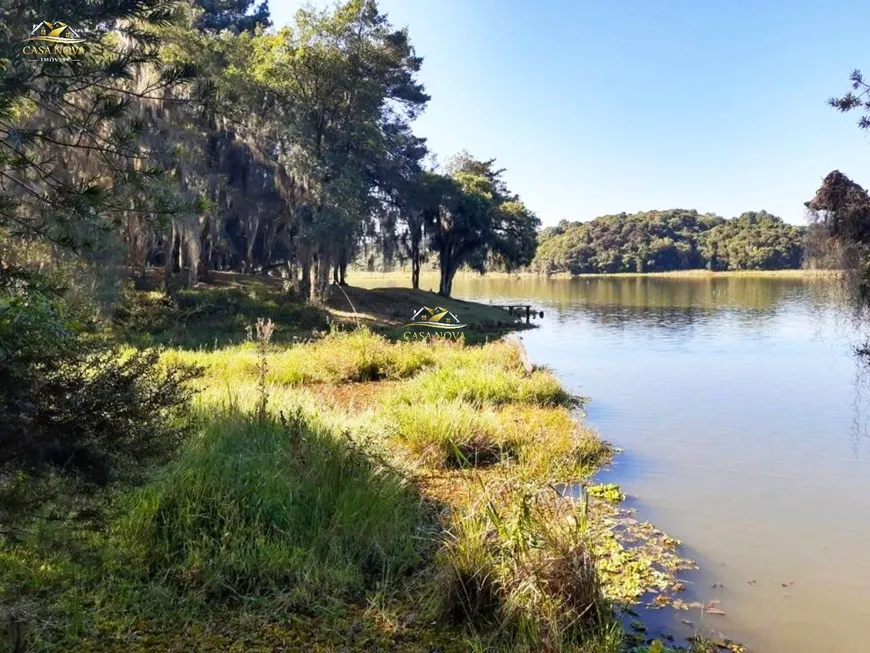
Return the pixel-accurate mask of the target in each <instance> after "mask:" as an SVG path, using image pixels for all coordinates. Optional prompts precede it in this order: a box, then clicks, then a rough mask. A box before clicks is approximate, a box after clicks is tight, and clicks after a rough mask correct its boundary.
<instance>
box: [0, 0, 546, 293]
mask: <svg viewBox="0 0 870 653" xmlns="http://www.w3.org/2000/svg"><path fill="white" fill-rule="evenodd" d="M33 7H35V5H34V6H32V5H31V4H27V3H23V2H16V3H13V4H12V5H11V7H10V8H7V9H4V10H3V14H2V19H3V23H4V34H3V36H2V37H0V38H2V39H3V40H4V43H3V47H4V51H5V52H7V53H11V56H10V57H9V58H7V59H4V60H3V72H4V76H3V88H2V96H0V98H2V100H0V101H2V107H0V115H2V123H0V138H2V142H3V146H4V150H3V158H2V159H0V165H2V186H0V192H2V198H3V212H2V216H0V228H2V229H3V238H4V241H5V242H14V241H19V242H27V243H38V244H40V245H43V246H46V247H49V248H51V249H52V251H51V252H50V253H47V255H50V256H51V257H55V258H57V257H58V256H64V255H67V254H70V253H74V254H75V255H76V256H78V257H80V258H82V257H84V258H90V260H91V261H93V260H98V261H99V262H100V264H101V265H110V266H113V267H115V268H117V269H119V270H123V271H124V272H125V273H126V274H128V275H129V274H133V273H135V271H137V270H141V269H143V268H146V267H159V268H161V269H162V270H164V275H165V276H164V281H165V284H166V287H167V289H170V290H171V289H172V287H173V284H175V285H176V286H185V287H190V286H192V285H193V284H195V283H196V282H198V281H201V280H204V279H206V278H207V277H208V273H209V272H210V271H212V270H234V271H239V272H245V273H256V274H259V273H265V272H270V271H271V272H273V273H279V274H281V275H282V276H284V277H285V278H286V279H288V283H289V284H290V285H291V286H292V288H293V290H294V291H295V292H296V293H297V295H299V296H300V297H302V298H304V299H307V300H311V301H312V302H315V303H319V302H322V301H323V299H324V298H325V296H326V294H327V291H328V287H329V285H330V284H331V283H333V282H335V283H345V274H346V269H347V265H348V263H349V261H351V260H352V259H353V258H354V257H355V256H356V255H357V253H358V252H359V251H361V250H362V249H364V248H365V249H369V250H372V249H374V250H377V251H378V252H379V253H380V254H381V255H382V256H383V257H384V258H385V259H387V260H390V259H391V258H392V257H394V256H402V257H403V258H404V259H405V260H409V261H410V262H411V264H412V266H413V267H414V268H415V269H418V268H419V263H420V259H421V257H422V256H424V255H426V254H427V253H429V252H430V251H431V253H433V254H434V255H435V256H437V258H438V261H439V264H440V267H441V269H442V270H443V279H442V282H441V284H440V288H439V290H440V292H441V293H442V294H444V295H449V293H450V284H451V280H452V277H453V274H455V271H456V270H457V269H458V268H459V267H460V266H463V265H465V266H470V267H473V268H475V269H478V270H485V269H486V266H487V265H488V264H491V263H494V262H495V263H498V264H499V265H503V266H508V267H511V266H517V265H524V264H527V263H528V262H529V260H530V259H531V256H532V254H533V251H534V250H533V248H534V235H535V230H536V227H537V226H538V224H539V222H538V220H537V218H536V217H535V215H534V214H533V213H532V212H531V211H530V210H529V209H528V208H527V207H526V206H525V205H524V204H523V203H522V202H521V201H520V199H519V197H518V196H517V195H516V194H515V193H514V192H512V191H510V190H509V189H508V188H507V187H506V185H505V184H504V182H503V180H502V172H503V171H502V170H501V169H499V168H498V167H497V166H496V165H495V162H494V160H491V159H483V160H481V159H476V158H474V157H472V156H471V155H469V154H467V153H465V152H463V153H460V154H458V155H456V156H455V157H453V158H451V159H450V160H449V161H446V162H445V163H444V165H443V166H440V165H438V164H436V163H433V162H432V161H431V157H430V156H429V154H430V153H429V152H428V150H427V147H426V142H425V140H424V139H422V138H419V137H417V136H416V135H415V134H414V133H413V131H412V123H413V121H414V119H415V118H416V117H417V116H418V115H419V114H420V113H421V112H422V111H423V110H424V109H425V107H426V104H427V102H428V100H429V96H428V95H427V93H426V91H425V89H424V87H423V85H422V84H421V83H420V82H419V80H418V73H419V70H420V68H421V65H422V58H421V57H419V56H417V55H416V53H415V51H414V48H413V46H412V44H411V41H410V38H409V35H408V33H407V31H406V30H402V29H397V28H394V27H393V26H392V25H391V24H390V23H389V22H388V20H387V18H386V17H385V16H384V15H382V14H381V13H380V12H379V10H378V7H377V5H376V3H375V2H374V1H373V0H354V1H350V2H346V3H344V4H341V5H337V6H336V7H335V8H333V9H328V10H319V9H313V8H308V9H303V10H300V11H299V12H298V13H297V14H296V17H295V21H294V23H293V24H291V25H289V26H286V27H283V28H281V29H278V30H274V29H266V28H267V27H268V26H269V25H270V20H269V13H268V8H267V6H266V5H265V4H262V5H260V6H254V3H253V1H252V0H235V1H232V2H219V3H215V2H206V1H201V2H178V3H162V2H154V1H150V2H133V1H132V0H130V1H128V2H116V3H111V5H100V4H95V3H85V4H84V5H81V4H80V3H63V2H57V3H48V4H45V3H44V4H43V5H40V6H39V11H41V12H50V13H51V15H56V16H66V18H67V20H68V21H70V22H71V23H72V21H75V27H76V30H77V31H76V34H77V35H78V36H80V37H81V38H82V40H83V41H84V44H83V45H82V46H80V47H81V48H83V51H84V53H85V54H84V55H83V56H82V58H81V59H79V60H76V61H71V62H68V63H65V62H62V61H61V62H58V61H31V60H28V59H27V58H26V56H27V55H25V54H23V49H22V47H21V43H22V42H23V41H24V38H25V37H26V36H27V35H28V33H29V32H30V29H31V27H32V25H33V24H35V23H38V22H39V21H40V20H41V19H42V18H41V16H40V15H37V13H36V10H35V9H34V8H33ZM25 49H26V48H25ZM14 249H15V248H14V247H13V248H10V250H14ZM3 260H4V265H5V266H9V265H12V264H14V263H15V262H16V261H15V260H14V257H13V255H12V253H11V251H7V252H5V253H4V259H3ZM122 274H123V273H122ZM416 282H417V275H416V274H415V275H414V284H415V287H416Z"/></svg>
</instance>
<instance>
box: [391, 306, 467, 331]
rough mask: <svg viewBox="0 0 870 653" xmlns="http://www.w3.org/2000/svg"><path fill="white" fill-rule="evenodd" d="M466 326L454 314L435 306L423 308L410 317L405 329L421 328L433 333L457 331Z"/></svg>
mask: <svg viewBox="0 0 870 653" xmlns="http://www.w3.org/2000/svg"><path fill="white" fill-rule="evenodd" d="M466 326H467V325H465V324H463V323H462V322H461V321H460V320H459V318H458V317H456V314H455V313H451V312H450V311H448V310H447V309H446V308H442V307H441V306H436V307H435V308H429V307H428V306H424V307H423V308H421V309H420V310H418V311H417V312H416V313H414V315H413V316H412V317H411V321H410V322H408V323H407V324H406V325H405V327H406V328H407V327H422V328H424V329H431V330H433V331H457V330H459V329H464V328H465V327H466Z"/></svg>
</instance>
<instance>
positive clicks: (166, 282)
mask: <svg viewBox="0 0 870 653" xmlns="http://www.w3.org/2000/svg"><path fill="white" fill-rule="evenodd" d="M164 249H165V251H166V256H165V260H164V261H163V290H164V292H165V293H166V294H167V295H168V294H170V292H171V290H172V286H171V284H170V280H171V279H172V264H173V262H174V260H175V257H174V256H173V255H174V253H175V222H174V221H171V220H170V223H169V237H168V238H167V239H166V242H165V243H164Z"/></svg>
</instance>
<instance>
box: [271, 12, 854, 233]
mask: <svg viewBox="0 0 870 653" xmlns="http://www.w3.org/2000/svg"><path fill="white" fill-rule="evenodd" d="M303 4H304V3H303V2H297V1H295V0H271V2H270V5H271V9H272V16H273V20H274V22H275V25H276V26H280V25H284V24H286V23H288V22H290V21H291V20H292V17H293V14H294V12H295V11H296V9H298V8H299V7H300V6H302V5H303ZM314 4H316V5H318V6H329V5H331V4H332V2H330V1H324V0H320V1H318V2H315V3H314ZM379 4H380V7H381V9H382V11H384V12H385V13H387V14H388V16H389V18H390V20H391V22H392V23H393V24H394V25H396V26H401V27H405V26H406V27H408V29H409V32H410V36H411V42H412V43H413V44H414V46H415V48H416V50H417V53H418V54H419V55H421V56H423V57H424V59H425V60H424V63H423V70H422V73H421V79H422V81H423V82H424V84H425V85H426V88H427V91H428V92H429V93H430V95H431V96H432V100H431V101H430V103H429V105H428V107H427V109H426V112H425V113H424V115H423V116H422V117H420V118H419V119H418V120H417V122H416V127H415V130H416V132H417V133H418V134H419V135H421V136H425V137H426V138H427V139H428V141H429V146H430V148H431V149H432V150H433V151H434V152H435V153H436V154H437V155H438V157H439V159H442V160H443V159H445V158H446V157H448V156H450V155H451V154H454V153H456V152H458V151H460V150H462V149H467V150H468V151H469V152H471V153H472V154H473V155H475V156H477V157H480V158H492V157H494V158H495V159H496V160H497V162H498V163H499V164H500V165H501V166H502V167H504V168H507V173H506V179H507V181H508V184H509V185H510V187H511V188H512V189H513V190H514V191H515V192H517V193H519V194H520V195H521V197H522V199H523V201H525V202H526V204H527V205H528V206H529V207H530V208H531V209H532V210H534V211H535V212H536V213H537V214H538V216H539V217H540V218H541V220H542V221H543V223H544V225H551V224H555V223H556V222H558V221H559V220H561V219H567V220H589V219H592V218H594V217H596V216H599V215H603V214H607V213H619V212H621V211H626V212H634V211H641V210H649V209H668V208H694V209H698V210H699V211H702V212H713V213H717V214H719V215H722V216H725V217H733V216H735V215H738V214H739V213H741V212H743V211H750V210H761V209H766V210H767V211H769V212H771V213H775V214H777V215H779V216H781V217H783V218H784V219H785V220H787V221H789V222H793V223H795V224H803V223H804V222H805V217H804V207H803V202H804V201H806V200H808V199H810V198H811V197H812V195H813V194H814V192H815V190H816V188H818V186H819V184H820V183H821V180H822V178H823V177H824V176H825V175H826V174H827V173H828V172H830V171H831V170H834V169H839V170H841V171H842V172H844V173H845V174H847V175H849V176H850V177H852V178H853V179H854V180H855V181H857V182H858V183H861V184H863V185H865V186H870V166H868V163H870V136H868V135H865V134H863V133H862V132H860V131H859V130H858V128H857V126H856V125H855V122H856V120H857V118H858V115H857V114H854V113H853V114H846V115H843V114H839V113H837V112H836V111H835V110H834V109H831V108H830V107H828V106H826V104H825V100H826V99H827V98H828V97H830V96H832V95H838V94H842V93H844V92H845V91H846V90H848V87H849V81H848V76H849V73H850V72H851V70H852V69H853V68H864V69H866V72H867V73H868V74H870V50H868V48H867V41H866V34H865V31H866V30H865V27H866V25H868V24H870V3H867V2H851V3H848V2H838V1H831V2H822V1H818V2H805V1H803V0H792V1H790V2H780V1H771V0H766V1H764V2H759V1H757V0H755V1H749V0H737V1H734V0H732V1H727V2H726V1H724V0H721V1H706V0H695V1H693V0H645V1H644V0H598V1H597V2H587V1H582V2H581V1H579V0H578V1H571V0H538V1H536V2H528V1H521V0H381V1H380V3H379Z"/></svg>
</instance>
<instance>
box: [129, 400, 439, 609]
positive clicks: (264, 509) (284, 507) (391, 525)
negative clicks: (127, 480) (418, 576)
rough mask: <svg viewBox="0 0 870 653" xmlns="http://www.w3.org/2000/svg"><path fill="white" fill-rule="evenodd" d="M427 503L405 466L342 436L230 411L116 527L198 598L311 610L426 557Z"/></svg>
mask: <svg viewBox="0 0 870 653" xmlns="http://www.w3.org/2000/svg"><path fill="white" fill-rule="evenodd" d="M421 511H422V507H421V500H420V498H419V497H418V496H417V495H415V493H414V492H413V491H412V490H411V489H410V488H409V487H408V485H407V483H406V482H405V479H404V478H403V477H402V476H401V475H399V474H397V473H396V472H395V471H393V470H392V469H391V468H390V467H389V466H387V465H384V464H381V463H378V462H377V461H376V460H374V459H372V458H371V457H369V456H366V455H365V454H364V453H363V452H360V451H357V450H356V449H355V448H354V447H353V446H350V445H349V444H348V443H347V442H342V441H340V439H337V437H336V435H335V434H332V433H329V432H328V431H325V430H323V429H319V428H312V427H311V426H310V425H308V424H305V423H303V422H301V421H298V420H292V421H290V422H287V423H285V424H282V423H281V422H280V421H279V420H276V419H274V418H271V417H270V418H267V419H265V420H258V419H254V418H252V417H250V416H246V415H242V414H229V415H225V416H222V417H221V418H220V419H219V420H216V421H214V422H212V423H210V424H208V425H207V426H206V427H205V429H204V431H203V433H202V434H201V436H200V437H199V438H197V439H196V440H194V441H193V442H191V443H190V445H189V446H188V448H187V450H186V451H185V452H184V453H183V454H182V455H181V456H180V457H179V458H178V459H177V460H176V461H175V462H174V463H173V464H172V465H170V466H169V467H168V468H167V469H165V470H164V472H163V473H162V474H161V475H160V476H159V477H158V478H157V479H155V480H154V481H153V482H152V483H151V484H149V485H148V486H146V487H145V488H143V489H142V490H141V491H139V492H137V493H135V494H134V495H133V496H132V497H130V499H129V500H128V503H127V505H126V506H125V507H124V513H125V514H124V516H123V518H122V519H121V520H120V521H119V523H118V525H117V531H116V533H117V537H118V541H119V543H120V545H121V547H122V549H123V550H125V551H127V552H129V554H130V560H131V566H132V567H133V568H137V569H140V570H141V571H142V572H144V573H145V574H146V575H147V576H149V577H150V576H153V575H155V574H157V575H160V576H161V577H163V578H164V579H166V581H168V582H169V583H171V584H172V585H175V586H177V587H179V588H182V589H185V590H190V591H192V592H194V593H195V594H196V595H197V596H203V597H210V598H218V599H232V598H233V597H238V596H245V597H247V598H248V599H250V598H251V597H254V596H270V597H276V596H278V597H281V600H282V602H283V603H282V604H285V605H287V606H288V607H291V606H293V605H296V606H298V605H304V606H305V607H306V608H307V609H311V608H312V606H316V605H317V603H318V602H319V601H320V600H321V599H324V598H329V597H332V598H335V597H345V598H360V597H361V592H362V591H363V589H364V588H365V587H367V586H370V585H371V584H373V583H374V582H375V581H376V580H377V579H379V578H382V577H389V576H392V575H401V574H404V573H407V572H408V571H410V570H411V569H413V568H414V567H415V566H417V565H418V564H419V563H420V561H421V551H420V543H419V541H417V540H416V539H415V537H414V534H415V531H416V530H417V529H418V527H419V525H420V524H421V522H422V521H423V517H422V512H421ZM300 602H301V603H300Z"/></svg>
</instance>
